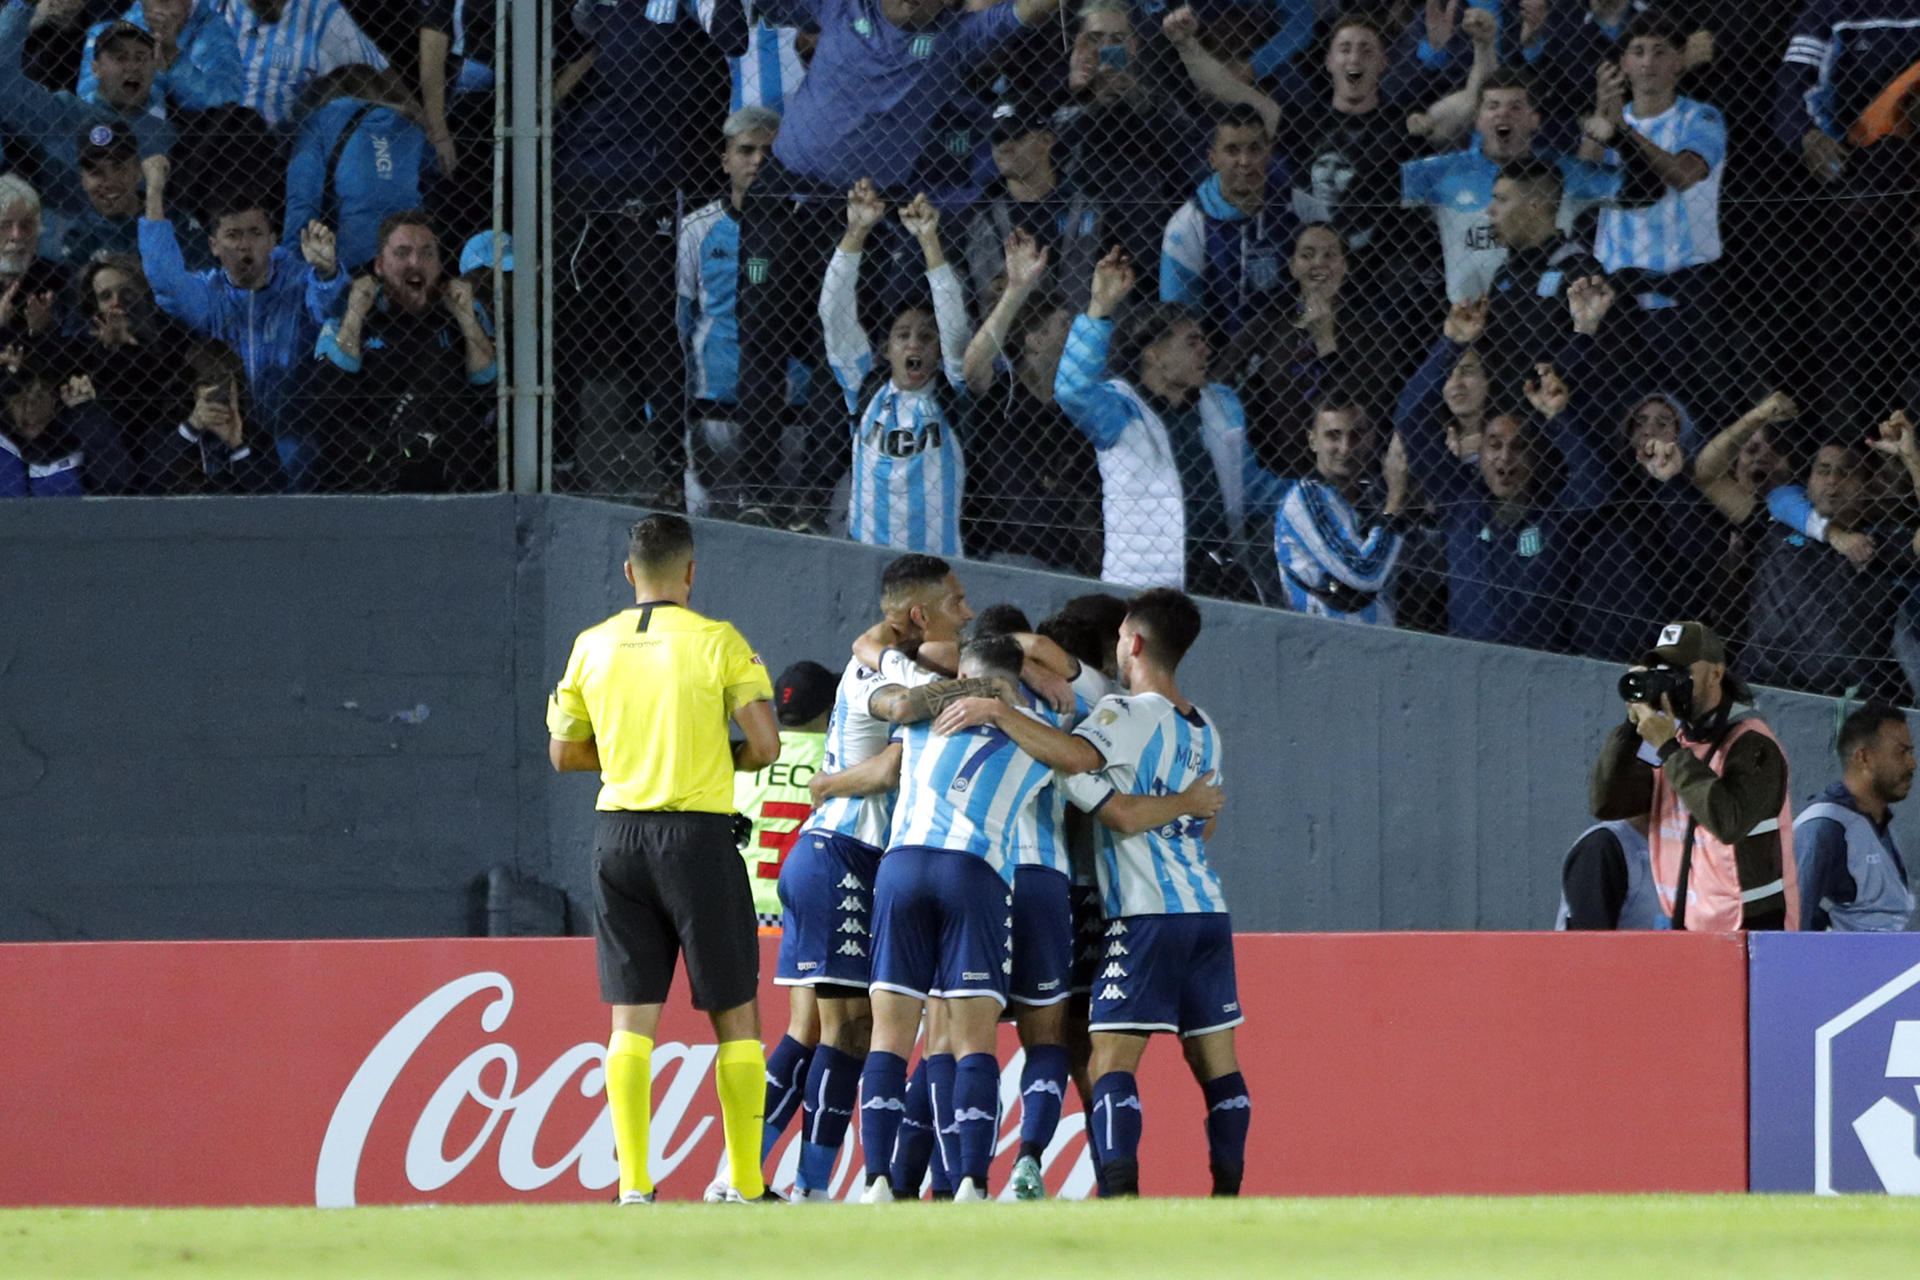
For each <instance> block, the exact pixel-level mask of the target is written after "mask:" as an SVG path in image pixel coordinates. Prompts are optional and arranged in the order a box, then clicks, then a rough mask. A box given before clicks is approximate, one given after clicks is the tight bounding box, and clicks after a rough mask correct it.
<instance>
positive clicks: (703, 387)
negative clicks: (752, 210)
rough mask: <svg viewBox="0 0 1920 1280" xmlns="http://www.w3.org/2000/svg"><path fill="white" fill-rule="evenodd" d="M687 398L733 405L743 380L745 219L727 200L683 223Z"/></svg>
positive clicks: (679, 274) (680, 283) (679, 277)
mask: <svg viewBox="0 0 1920 1280" xmlns="http://www.w3.org/2000/svg"><path fill="white" fill-rule="evenodd" d="M674 289H675V292H676V293H677V294H678V296H679V300H680V310H679V319H680V337H681V340H682V341H683V342H684V343H685V344H686V348H687V365H688V371H687V372H688V387H687V389H688V394H690V395H691V396H692V397H693V398H694V399H696V400H715V401H719V402H720V403H722V404H732V403H733V401H734V393H735V388H736V387H737V386H738V385H739V381H740V325H739V321H738V319H737V318H736V315H735V311H734V303H735V301H736V299H737V298H738V297H739V294H740V220H739V218H737V217H736V216H734V212H733V206H732V205H730V204H729V203H728V202H727V201H725V200H715V201H714V202H713V203H712V204H707V205H702V206H701V207H700V208H698V209H696V210H694V211H693V212H692V213H690V214H688V215H687V219H686V221H685V222H683V223H681V224H680V253H679V260H678V264H677V266H676V269H675V272H674Z"/></svg>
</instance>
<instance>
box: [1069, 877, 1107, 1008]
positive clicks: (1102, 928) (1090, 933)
mask: <svg viewBox="0 0 1920 1280" xmlns="http://www.w3.org/2000/svg"><path fill="white" fill-rule="evenodd" d="M1106 931H1107V912H1106V907H1105V906H1104V905H1103V904H1102V903H1101V901H1100V886H1099V885H1097V884H1076V885H1074V886H1073V994H1075V995H1077V996H1084V995H1088V994H1090V993H1091V992H1092V991H1093V975H1094V973H1095V972H1097V971H1098V970H1099V968H1100V957H1101V954H1102V953H1103V952H1105V951H1106V949H1107V940H1106V938H1105V937H1103V936H1102V935H1103V934H1105V933H1106Z"/></svg>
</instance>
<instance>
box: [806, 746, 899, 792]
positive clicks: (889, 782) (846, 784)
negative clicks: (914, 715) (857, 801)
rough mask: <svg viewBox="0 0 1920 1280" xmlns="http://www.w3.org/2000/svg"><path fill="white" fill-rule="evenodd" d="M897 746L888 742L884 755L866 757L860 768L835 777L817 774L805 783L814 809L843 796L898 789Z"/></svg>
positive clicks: (849, 768)
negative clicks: (811, 797)
mask: <svg viewBox="0 0 1920 1280" xmlns="http://www.w3.org/2000/svg"><path fill="white" fill-rule="evenodd" d="M900 750H901V748H900V744H899V743H897V742H890V743H888V744H887V748H886V750H884V751H881V752H878V753H876V754H874V755H871V756H868V757H867V758H866V759H865V760H862V761H861V762H860V763H859V764H856V765H852V766H850V767H848V768H845V769H842V770H840V771H839V772H837V773H816V774H814V775H813V778H812V780H810V781H809V782H808V783H807V791H808V792H809V793H810V794H811V795H812V796H813V803H814V807H815V808H818V807H819V806H820V804H821V803H822V802H824V801H827V800H835V799H839V798H840V797H842V796H872V795H880V794H882V793H884V792H888V791H892V790H894V789H895V788H897V787H898V786H899V785H900Z"/></svg>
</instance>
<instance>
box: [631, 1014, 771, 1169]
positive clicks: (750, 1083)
mask: <svg viewBox="0 0 1920 1280" xmlns="http://www.w3.org/2000/svg"><path fill="white" fill-rule="evenodd" d="M713 1080H714V1086H715V1088H717V1089H718V1090H719V1093H720V1121H721V1124H722V1126H723V1127H724V1128H725V1130H726V1135H727V1164H728V1167H729V1169H730V1170H731V1176H732V1179H733V1189H734V1190H735V1191H738V1192H739V1193H740V1194H741V1195H742V1196H744V1197H746V1198H747V1199H748V1200H757V1199H759V1198H760V1196H761V1195H762V1194H763V1193H764V1192H765V1191H766V1189H767V1184H766V1183H765V1182H764V1181H762V1180H761V1177H760V1140H761V1138H762V1137H763V1136H764V1130H765V1128H766V1125H765V1121H764V1119H763V1117H762V1113H763V1112H764V1111H765V1110H766V1101H767V1060H766V1056H765V1055H764V1054H763V1053H762V1052H761V1049H760V1042H759V1041H758V1040H729V1041H727V1042H726V1043H725V1044H723V1045H721V1046H720V1055H719V1057H717V1058H715V1059H714V1063H713ZM624 1167H625V1166H624V1165H623V1166H622V1168H623V1169H624Z"/></svg>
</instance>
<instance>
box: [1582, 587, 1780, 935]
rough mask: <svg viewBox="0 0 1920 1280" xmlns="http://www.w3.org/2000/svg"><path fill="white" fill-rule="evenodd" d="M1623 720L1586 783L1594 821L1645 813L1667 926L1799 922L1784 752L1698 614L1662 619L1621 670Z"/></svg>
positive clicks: (1724, 927) (1705, 928)
mask: <svg viewBox="0 0 1920 1280" xmlns="http://www.w3.org/2000/svg"><path fill="white" fill-rule="evenodd" d="M1620 696H1621V698H1622V699H1623V700H1624V701H1625V702H1626V704H1627V719H1626V722H1625V723H1624V724H1621V725H1618V726H1616V727H1615V728H1614V730H1613V732H1612V733H1610V734H1608V735H1607V741H1606V744H1605V745H1604V746H1603V747H1602V748H1601V749H1600V758H1599V759H1598V760H1596V761H1595V762H1594V766H1593V775H1592V777H1591V779H1590V780H1589V793H1588V795H1589V800H1590V803H1591V807H1592V809H1593V816H1594V817H1596V818H1598V819H1600V820H1601V821H1603V822H1605V821H1609V820H1613V819H1620V818H1632V817H1635V816H1637V815H1639V814H1643V813H1651V815H1652V818H1651V825H1650V827H1649V830H1648V833H1647V843H1648V846H1649V850H1650V853H1651V855H1652V861H1653V880H1654V889H1655V891H1656V892H1657V893H1658V894H1659V895H1660V906H1661V909H1662V910H1663V911H1665V912H1666V913H1667V914H1668V915H1669V916H1670V917H1671V919H1672V921H1673V927H1674V928H1676V929H1692V930H1694V931H1696V932H1715V931H1728V930H1737V929H1749V930H1751V929H1797V928H1799V926H1800V904H1799V893H1798V888H1797V883H1796V876H1795V873H1794V862H1793V811H1792V808H1791V807H1790V806H1789V804H1788V802H1787V757H1786V754H1785V753H1784V752H1783V751H1782V750H1781V748H1780V743H1779V741H1778V740H1777V739H1775V737H1774V736H1773V730H1771V729H1769V728H1768V727H1767V725H1766V723H1765V722H1764V721H1762V720H1761V719H1760V717H1759V715H1758V714H1757V713H1756V712H1755V711H1754V709H1753V707H1752V705H1751V702H1752V698H1753V694H1752V691H1751V690H1750V689H1749V688H1748V687H1747V684H1746V682H1745V681H1744V680H1742V679H1740V678H1739V677H1738V676H1733V675H1729V674H1728V672H1727V654H1726V646H1725V644H1724V643H1722V641H1721V639H1720V637H1719V636H1717V635H1715V634H1714V633H1713V632H1712V631H1711V630H1709V629H1708V628H1707V627H1706V626H1705V624H1703V623H1699V622H1674V623H1669V624H1668V625H1667V626H1666V627H1664V628H1662V629H1661V631H1660V638H1659V641H1658V643H1656V645H1655V646H1654V648H1653V650H1652V651H1651V652H1650V653H1648V654H1647V656H1646V660H1645V665H1644V666H1641V667H1635V668H1634V669H1633V670H1632V671H1630V672H1628V673H1627V674H1626V675H1625V676H1623V677H1622V678H1621V681H1620Z"/></svg>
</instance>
